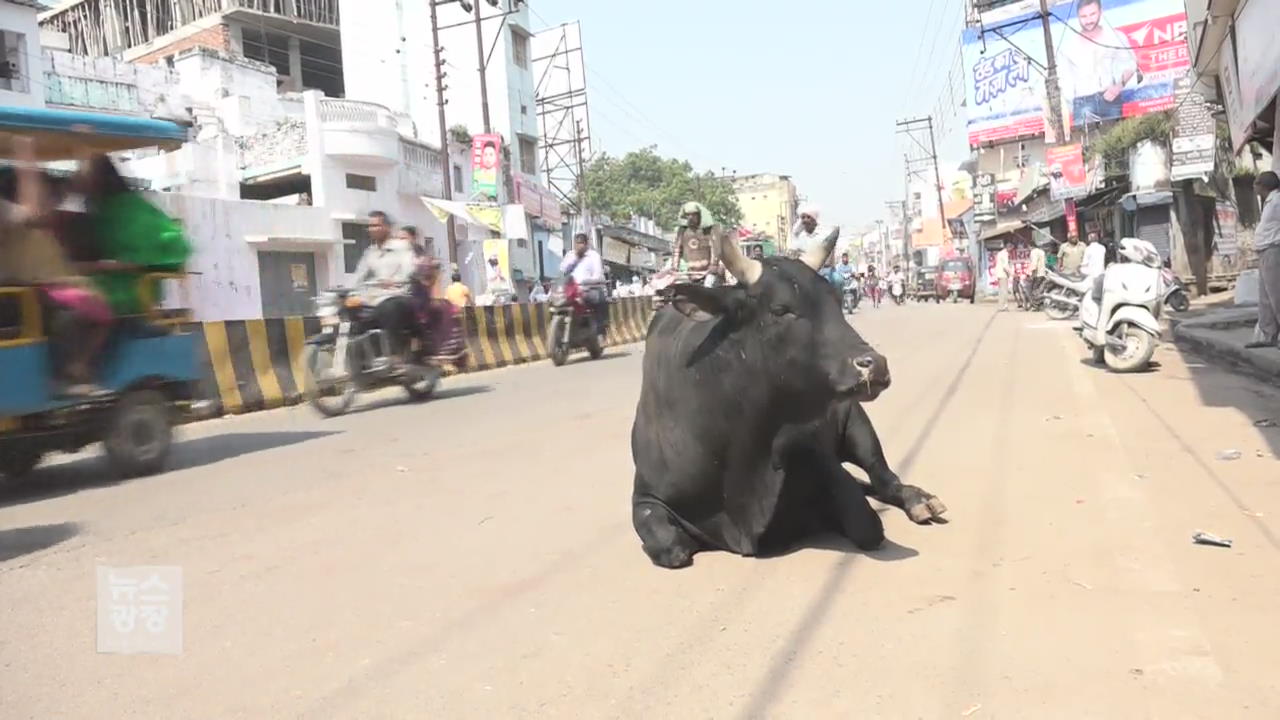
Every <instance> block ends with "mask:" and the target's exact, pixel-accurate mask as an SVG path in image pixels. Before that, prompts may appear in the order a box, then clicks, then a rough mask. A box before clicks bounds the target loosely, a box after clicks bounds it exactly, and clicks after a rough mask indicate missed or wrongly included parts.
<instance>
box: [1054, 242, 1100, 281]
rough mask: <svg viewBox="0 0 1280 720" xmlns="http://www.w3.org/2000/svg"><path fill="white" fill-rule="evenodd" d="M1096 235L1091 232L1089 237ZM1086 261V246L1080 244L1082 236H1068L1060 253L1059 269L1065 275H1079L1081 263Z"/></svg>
mask: <svg viewBox="0 0 1280 720" xmlns="http://www.w3.org/2000/svg"><path fill="white" fill-rule="evenodd" d="M1094 237H1096V236H1095V235H1094V233H1089V238H1090V239H1093V238H1094ZM1083 262H1084V246H1083V245H1081V244H1080V238H1079V237H1078V236H1076V235H1072V236H1071V237H1069V238H1067V244H1066V245H1063V246H1062V250H1061V251H1060V252H1059V253H1058V271H1059V272H1061V273H1062V274H1063V275H1079V274H1080V264H1081V263H1083Z"/></svg>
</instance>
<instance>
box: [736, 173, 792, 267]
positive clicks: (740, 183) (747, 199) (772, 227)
mask: <svg viewBox="0 0 1280 720" xmlns="http://www.w3.org/2000/svg"><path fill="white" fill-rule="evenodd" d="M732 182H733V191H734V193H735V194H736V195H737V196H738V206H739V207H741V208H742V227H744V228H747V229H749V230H751V231H752V232H755V233H760V234H762V235H766V236H768V237H771V238H774V239H775V240H777V243H778V249H779V250H785V249H786V248H787V247H788V246H789V244H790V241H791V229H792V228H793V227H795V224H796V212H797V209H798V207H799V197H798V196H797V195H796V186H795V183H793V182H792V181H791V178H790V176H787V175H775V174H772V173H759V174H756V175H740V176H736V177H734V178H733V179H732Z"/></svg>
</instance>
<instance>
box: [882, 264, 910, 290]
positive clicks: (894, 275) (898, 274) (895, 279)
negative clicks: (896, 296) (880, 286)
mask: <svg viewBox="0 0 1280 720" xmlns="http://www.w3.org/2000/svg"><path fill="white" fill-rule="evenodd" d="M885 280H886V281H887V282H888V283H889V292H893V285H894V283H897V284H898V285H900V286H901V287H902V292H904V293H905V292H906V291H907V277H906V275H904V274H903V272H902V268H901V267H900V266H898V265H894V266H893V272H891V273H889V277H887V278H885Z"/></svg>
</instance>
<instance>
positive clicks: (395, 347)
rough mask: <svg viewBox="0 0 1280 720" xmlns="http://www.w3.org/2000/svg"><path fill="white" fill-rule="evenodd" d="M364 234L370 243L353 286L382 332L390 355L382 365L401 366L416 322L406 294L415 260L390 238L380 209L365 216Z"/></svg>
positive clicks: (402, 244)
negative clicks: (366, 225)
mask: <svg viewBox="0 0 1280 720" xmlns="http://www.w3.org/2000/svg"><path fill="white" fill-rule="evenodd" d="M368 233H369V239H370V240H371V241H372V242H371V244H370V245H369V247H367V248H365V251H364V255H362V256H361V257H360V263H359V264H358V265H357V266H356V272H355V278H354V282H355V287H356V288H357V292H358V295H359V298H360V301H361V302H362V303H364V304H365V305H367V306H369V307H372V308H373V317H374V321H375V322H376V323H377V324H378V327H380V328H382V331H383V332H384V333H386V337H387V340H388V349H389V351H390V356H389V357H388V358H386V359H385V360H384V362H390V363H391V364H393V365H397V366H399V365H403V364H404V363H405V349H406V348H407V347H408V344H409V341H410V337H411V334H412V333H413V332H414V331H415V328H416V327H417V322H418V318H417V315H416V312H415V308H414V305H413V299H412V298H411V297H410V294H409V292H410V282H411V280H412V278H413V274H414V270H415V269H416V267H417V263H416V258H415V256H414V252H413V246H412V245H410V244H409V243H408V242H406V241H405V240H402V239H400V238H393V237H391V222H390V220H389V218H388V217H387V214H386V213H384V212H382V211H381V210H374V211H373V212H371V213H369V225H368Z"/></svg>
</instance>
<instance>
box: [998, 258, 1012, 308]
mask: <svg viewBox="0 0 1280 720" xmlns="http://www.w3.org/2000/svg"><path fill="white" fill-rule="evenodd" d="M1011 247H1013V241H1012V240H1005V241H1004V247H1002V248H1000V252H998V253H996V280H997V281H999V283H1000V312H1006V311H1008V310H1009V282H1010V281H1011V280H1013V262H1012V261H1011V260H1010V259H1009V248H1011Z"/></svg>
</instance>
